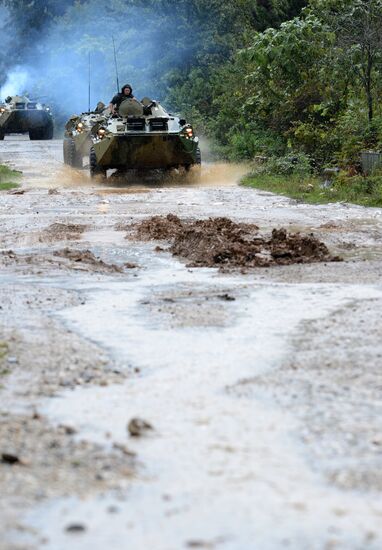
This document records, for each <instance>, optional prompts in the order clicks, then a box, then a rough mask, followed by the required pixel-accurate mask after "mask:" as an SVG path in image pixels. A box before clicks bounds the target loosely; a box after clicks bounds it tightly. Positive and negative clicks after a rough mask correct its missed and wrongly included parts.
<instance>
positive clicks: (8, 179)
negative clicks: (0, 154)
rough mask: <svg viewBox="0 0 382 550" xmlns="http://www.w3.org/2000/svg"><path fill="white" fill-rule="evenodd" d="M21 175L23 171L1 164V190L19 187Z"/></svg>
mask: <svg viewBox="0 0 382 550" xmlns="http://www.w3.org/2000/svg"><path fill="white" fill-rule="evenodd" d="M21 175H22V174H21V172H18V171H17V170H12V169H11V168H9V167H8V166H4V165H3V164H0V191H6V190H7V189H14V188H15V187H18V186H19V181H20V179H21Z"/></svg>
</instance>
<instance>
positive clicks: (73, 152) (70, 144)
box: [63, 137, 82, 168]
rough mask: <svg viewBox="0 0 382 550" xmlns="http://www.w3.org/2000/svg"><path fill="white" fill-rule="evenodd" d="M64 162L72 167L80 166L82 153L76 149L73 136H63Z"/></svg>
mask: <svg viewBox="0 0 382 550" xmlns="http://www.w3.org/2000/svg"><path fill="white" fill-rule="evenodd" d="M63 150H64V162H65V164H68V165H69V166H72V167H73V168H82V155H81V154H80V153H79V152H78V151H77V149H76V144H75V142H74V139H73V138H67V137H66V138H64V145H63Z"/></svg>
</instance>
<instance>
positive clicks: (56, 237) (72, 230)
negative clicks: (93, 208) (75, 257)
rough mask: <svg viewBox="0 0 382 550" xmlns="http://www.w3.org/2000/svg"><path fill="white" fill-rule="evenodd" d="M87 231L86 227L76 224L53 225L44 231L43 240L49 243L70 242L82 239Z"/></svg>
mask: <svg viewBox="0 0 382 550" xmlns="http://www.w3.org/2000/svg"><path fill="white" fill-rule="evenodd" d="M86 229H87V226H86V225H82V224H74V223H52V224H51V225H50V226H49V227H47V228H46V229H44V231H43V233H42V237H43V240H49V241H70V240H77V239H79V238H80V236H81V235H82V233H83V232H84V231H85V230H86Z"/></svg>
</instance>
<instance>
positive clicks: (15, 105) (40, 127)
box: [0, 96, 53, 140]
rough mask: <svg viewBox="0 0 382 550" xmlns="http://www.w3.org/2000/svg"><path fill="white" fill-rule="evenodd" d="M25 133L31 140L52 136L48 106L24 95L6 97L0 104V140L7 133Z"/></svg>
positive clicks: (50, 137) (51, 122) (51, 123)
mask: <svg viewBox="0 0 382 550" xmlns="http://www.w3.org/2000/svg"><path fill="white" fill-rule="evenodd" d="M26 133H28V134H29V137H30V139H31V140H40V139H41V140H46V139H52V138H53V117H52V113H51V110H50V108H49V107H47V106H46V105H44V104H42V103H39V102H38V101H32V100H31V99H29V98H28V97H26V96H13V97H7V99H6V100H5V102H4V103H1V104H0V140H3V139H4V136H5V135H7V134H26Z"/></svg>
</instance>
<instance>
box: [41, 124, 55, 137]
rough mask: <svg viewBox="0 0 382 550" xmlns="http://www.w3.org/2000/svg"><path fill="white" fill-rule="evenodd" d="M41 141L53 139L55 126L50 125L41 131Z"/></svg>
mask: <svg viewBox="0 0 382 550" xmlns="http://www.w3.org/2000/svg"><path fill="white" fill-rule="evenodd" d="M41 139H43V140H48V139H53V124H48V125H47V126H45V128H42V129H41Z"/></svg>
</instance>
